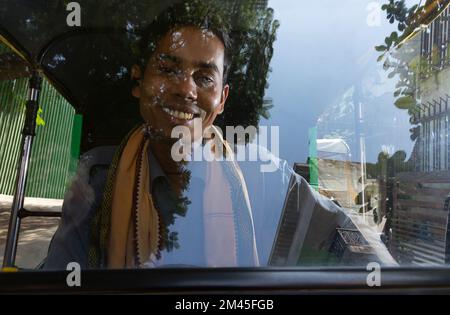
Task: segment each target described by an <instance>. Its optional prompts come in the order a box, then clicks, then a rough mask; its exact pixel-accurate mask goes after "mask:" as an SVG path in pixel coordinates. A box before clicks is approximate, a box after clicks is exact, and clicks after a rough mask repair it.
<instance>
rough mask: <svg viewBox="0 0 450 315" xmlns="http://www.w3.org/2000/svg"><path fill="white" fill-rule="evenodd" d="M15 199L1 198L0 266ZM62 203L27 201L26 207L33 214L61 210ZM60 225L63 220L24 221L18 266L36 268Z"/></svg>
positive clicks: (25, 219)
mask: <svg viewBox="0 0 450 315" xmlns="http://www.w3.org/2000/svg"><path fill="white" fill-rule="evenodd" d="M12 200H13V198H12V196H6V195H0V263H2V262H3V255H4V249H5V243H6V237H7V233H8V224H9V216H10V213H11V204H12ZM61 205H62V200H59V199H41V198H26V199H25V208H26V209H27V210H33V211H39V210H41V211H44V210H45V211H61ZM58 224H59V218H39V217H29V218H24V219H23V220H22V223H21V228H20V233H19V245H18V247H17V256H16V266H18V267H20V268H35V267H36V266H37V265H38V264H39V263H40V262H41V261H42V260H43V259H44V258H45V256H46V254H47V249H48V245H49V242H50V240H51V238H52V236H53V234H54V233H55V231H56V228H57V227H58Z"/></svg>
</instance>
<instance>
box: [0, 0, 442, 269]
mask: <svg viewBox="0 0 450 315" xmlns="http://www.w3.org/2000/svg"><path fill="white" fill-rule="evenodd" d="M0 17H1V18H0V21H1V22H0V35H1V37H0V39H1V43H0V253H1V254H2V255H1V257H0V260H2V259H3V262H4V266H7V267H12V266H17V267H19V268H24V269H30V270H42V269H43V270H55V269H62V270H66V267H67V266H68V265H69V264H71V263H76V264H79V265H80V266H81V268H82V269H88V268H89V269H98V268H101V269H103V268H108V269H122V268H165V267H175V268H185V267H255V268H257V267H265V266H364V267H365V266H367V265H368V264H370V263H376V264H379V265H381V266H405V265H408V266H409V265H413V266H418V265H427V266H428V265H445V264H447V263H449V261H450V245H449V244H450V226H449V224H450V223H449V218H450V214H449V209H450V206H449V202H450V164H449V163H450V157H449V150H450V143H449V138H448V134H449V130H450V129H449V125H448V119H449V115H450V109H449V108H448V102H449V99H450V95H449V94H450V72H449V71H450V70H449V69H450V68H449V67H448V65H449V60H450V53H449V49H450V48H449V42H450V37H449V32H450V24H449V18H450V11H449V6H448V1H437V0H436V1H431V0H428V1H419V0H408V1H396V2H394V1H388V0H386V1H368V0H367V1H359V0H358V1H354V0H345V1H332V0H327V1H321V2H313V1H308V2H305V1H294V0H292V1H291V0H282V1H280V0H276V1H274V0H273V1H272V0H271V1H267V0H266V1H261V0H247V1H213V0H211V1H196V0H192V1H138V0H129V1H96V2H95V3H94V2H92V1H91V2H88V1H77V2H71V3H70V4H67V3H66V1H59V0H54V1H45V4H44V1H38V2H36V1H27V0H20V1H9V2H5V1H2V2H1V4H0ZM33 108H34V110H33ZM30 117H31V118H30ZM24 126H25V129H24ZM27 126H28V127H27ZM30 126H31V127H30ZM34 131H35V132H34ZM17 174H19V176H17ZM20 174H26V176H21V175H20ZM24 187H25V188H24ZM23 198H24V199H23ZM21 200H23V202H21ZM14 213H15V214H14ZM3 255H4V256H3Z"/></svg>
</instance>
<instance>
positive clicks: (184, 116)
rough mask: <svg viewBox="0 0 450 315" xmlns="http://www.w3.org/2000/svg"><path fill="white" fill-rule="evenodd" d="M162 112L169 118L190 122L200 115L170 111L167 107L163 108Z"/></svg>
mask: <svg viewBox="0 0 450 315" xmlns="http://www.w3.org/2000/svg"><path fill="white" fill-rule="evenodd" d="M162 110H163V111H164V112H165V113H166V114H168V115H169V116H172V117H174V118H176V119H181V120H192V119H194V118H197V117H200V114H196V113H189V112H185V111H181V110H174V109H170V108H169V107H166V106H163V107H162Z"/></svg>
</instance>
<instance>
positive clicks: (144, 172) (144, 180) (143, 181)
mask: <svg viewBox="0 0 450 315" xmlns="http://www.w3.org/2000/svg"><path fill="white" fill-rule="evenodd" d="M212 128H213V130H214V129H215V127H214V126H213V127H212ZM144 131H145V128H144V127H143V128H137V129H136V130H134V132H132V133H131V135H130V137H129V138H128V141H127V142H126V143H125V146H124V148H123V150H122V153H121V154H120V156H119V160H118V163H117V168H116V172H115V176H114V181H113V187H112V191H111V193H112V194H111V195H112V196H111V198H112V201H111V217H110V218H111V221H110V223H111V224H110V230H109V238H108V241H107V244H106V247H107V251H106V255H107V257H106V259H107V267H108V268H113V269H120V268H135V267H142V266H143V264H145V263H147V262H148V261H149V260H155V259H156V258H159V257H160V255H159V251H160V249H161V248H162V244H161V242H162V239H161V238H162V236H161V235H162V232H163V231H162V229H163V228H164V225H163V224H162V222H161V218H160V215H159V212H158V209H157V208H156V207H155V204H154V202H153V200H152V196H151V194H150V193H149V192H150V191H151V190H150V187H149V185H150V180H149V179H150V173H149V172H150V169H149V164H148V156H147V153H148V149H149V139H148V138H147V137H145V136H144ZM216 134H218V133H216ZM218 135H219V139H220V142H221V143H222V144H223V147H224V149H225V152H227V153H228V154H232V153H230V152H232V151H231V148H230V147H229V145H228V144H227V143H226V142H225V141H224V140H223V138H222V137H221V135H220V134H218ZM211 149H212V151H213V152H214V151H216V150H215V148H214V145H212V146H211ZM232 164H233V168H234V170H235V171H236V173H237V177H238V182H239V185H238V186H239V189H241V191H242V192H243V195H244V199H245V203H246V204H247V206H246V207H245V208H247V209H249V210H250V204H249V201H248V193H247V189H246V185H245V181H244V179H243V176H242V173H241V172H240V169H239V167H238V166H237V164H236V163H235V161H234V162H232ZM207 165H208V167H207V173H206V187H205V192H204V197H203V218H204V220H203V221H204V231H205V238H204V240H205V257H206V263H207V265H208V266H237V265H238V264H239V262H238V258H237V256H238V253H237V247H238V245H237V243H238V240H237V238H236V235H237V234H239V233H238V232H237V229H238V228H239V227H237V226H236V224H235V222H236V221H235V220H236V217H235V216H236V213H235V212H234V211H236V210H239V209H233V201H232V196H231V187H230V183H229V182H228V180H227V178H226V175H225V173H224V170H223V169H222V167H221V165H220V162H218V161H216V160H213V161H212V162H208V164H207ZM241 211H242V209H241ZM249 215H250V220H251V210H250V211H249ZM250 225H251V226H253V224H252V223H250ZM252 229H253V228H252ZM252 234H253V233H252ZM249 241H250V243H252V244H250V247H251V248H249V250H250V252H251V253H248V254H249V255H251V256H252V257H254V258H253V259H254V262H253V263H252V264H254V265H258V258H257V252H256V244H255V240H254V236H251V239H249Z"/></svg>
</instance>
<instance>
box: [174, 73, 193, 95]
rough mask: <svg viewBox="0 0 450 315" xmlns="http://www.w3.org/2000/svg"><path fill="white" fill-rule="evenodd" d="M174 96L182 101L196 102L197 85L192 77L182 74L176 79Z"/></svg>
mask: <svg viewBox="0 0 450 315" xmlns="http://www.w3.org/2000/svg"><path fill="white" fill-rule="evenodd" d="M175 94H176V95H177V96H178V97H180V98H182V99H186V100H187V99H189V100H197V85H196V84H195V81H194V78H193V77H192V75H188V74H183V75H180V76H179V77H178V80H177V86H176V90H175Z"/></svg>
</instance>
